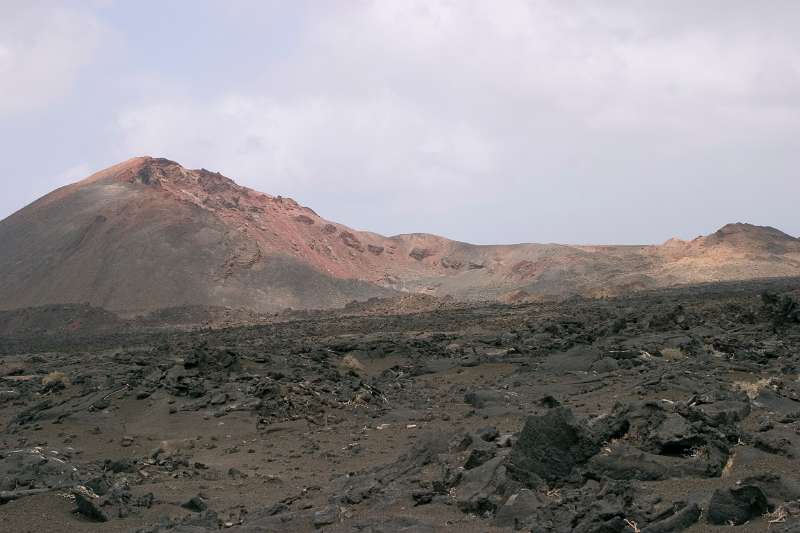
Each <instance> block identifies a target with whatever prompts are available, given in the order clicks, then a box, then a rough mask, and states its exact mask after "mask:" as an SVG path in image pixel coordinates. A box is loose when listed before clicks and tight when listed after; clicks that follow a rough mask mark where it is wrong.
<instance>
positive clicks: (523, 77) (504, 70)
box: [0, 0, 800, 243]
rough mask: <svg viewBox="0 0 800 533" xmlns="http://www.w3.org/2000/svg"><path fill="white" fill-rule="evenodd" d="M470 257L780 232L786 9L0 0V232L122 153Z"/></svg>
mask: <svg viewBox="0 0 800 533" xmlns="http://www.w3.org/2000/svg"><path fill="white" fill-rule="evenodd" d="M144 154H147V155H153V156H162V157H167V158H169V159H174V160H176V161H178V162H179V163H181V164H183V165H184V166H187V167H190V168H199V167H205V168H208V169H211V170H218V171H220V172H222V173H223V174H225V175H227V176H229V177H231V178H234V179H235V180H237V181H238V182H239V183H241V184H243V185H247V186H249V187H252V188H254V189H258V190H261V191H263V192H266V193H269V194H274V195H277V194H281V195H284V196H291V197H293V198H295V199H297V200H298V201H299V202H300V203H302V204H304V205H308V206H309V207H312V208H313V209H315V210H316V211H317V212H318V213H319V214H320V215H322V216H324V217H326V218H329V219H332V220H334V221H338V222H341V223H345V224H347V225H350V226H353V227H355V228H358V229H368V230H372V231H377V232H379V233H383V234H387V235H392V234H397V233H407V232H416V231H424V232H432V233H437V234H441V235H445V236H447V237H451V238H455V239H459V240H465V241H470V242H477V243H491V242H566V243H656V242H661V241H664V240H666V239H667V238H669V237H671V236H678V237H681V238H693V237H695V236H697V235H698V234H701V233H708V232H711V231H713V230H715V229H717V228H718V227H719V226H721V225H723V224H725V223H727V222H735V221H747V222H752V223H755V224H763V225H772V226H775V227H778V228H779V229H782V230H784V231H786V232H788V233H790V234H792V235H795V236H797V235H798V234H800V2H798V1H795V0H787V1H785V2H782V1H778V0H772V1H769V2H756V1H750V0H748V1H741V2H739V1H735V0H719V1H711V0H707V1H702V0H688V1H678V0H664V1H661V2H659V1H656V0H653V1H647V2H641V1H630V2H626V1H622V0H614V1H608V2H602V1H596V2H593V1H589V0H581V1H569V0H554V1H552V2H538V1H530V2H529V1H524V0H483V1H470V0H452V1H435V0H420V1H413V0H384V1H375V2H368V1H355V0H353V1H344V0H342V1H328V2H319V1H309V2H302V1H296V0H285V1H281V2H268V1H264V0H257V1H252V2H251V1H244V0H231V1H213V2H212V1H208V2H204V1H200V0H186V1H177V0H171V1H162V0H158V1H141V0H139V1H136V2H130V1H121V0H120V1H114V0H96V1H92V0H86V1H83V2H78V1H68V0H59V1H53V2H45V1H36V0H20V1H16V0H0V218H4V217H6V216H8V215H9V214H11V213H12V212H14V211H16V210H17V209H19V208H21V207H23V206H24V205H26V204H27V203H29V202H31V201H33V200H34V199H36V198H37V197H39V196H41V195H43V194H45V193H47V192H49V191H50V190H52V189H53V188H55V187H58V186H60V185H64V184H66V183H69V182H72V181H76V180H78V179H81V178H83V177H85V176H86V175H88V174H90V173H91V172H93V171H95V170H99V169H101V168H104V167H106V166H109V165H111V164H114V163H116V162H118V161H120V160H124V159H127V158H130V157H133V156H136V155H144Z"/></svg>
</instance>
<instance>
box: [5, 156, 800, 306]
mask: <svg viewBox="0 0 800 533" xmlns="http://www.w3.org/2000/svg"><path fill="white" fill-rule="evenodd" d="M795 275H800V241H798V239H795V238H793V237H791V236H789V235H786V234H783V233H781V232H780V231H778V230H775V229H773V228H762V227H758V226H750V225H746V224H730V225H728V226H725V227H723V228H722V229H720V230H719V231H717V232H716V233H714V234H712V235H709V236H706V237H700V238H698V239H695V240H693V241H678V240H670V241H668V242H667V243H665V244H663V245H660V246H564V245H556V244H547V245H542V244H518V245H497V246H476V245H470V244H466V243H461V242H456V241H451V240H448V239H445V238H442V237H437V236H434V235H428V234H409V235H399V236H394V237H384V236H381V235H377V234H374V233H369V232H362V231H356V230H353V229H350V228H347V227H345V226H342V225H340V224H336V223H333V222H330V221H328V220H325V219H323V218H321V217H319V216H318V215H317V214H316V213H315V212H314V211H312V210H311V209H309V208H306V207H303V206H300V205H299V204H298V203H297V202H295V201H294V200H291V199H288V198H281V197H272V196H269V195H266V194H262V193H259V192H256V191H253V190H250V189H247V188H245V187H241V186H239V185H237V184H236V183H234V182H233V181H232V180H230V179H228V178H226V177H224V176H222V175H220V174H218V173H213V172H209V171H207V170H203V169H201V170H187V169H184V168H183V167H181V166H180V165H178V164H177V163H175V162H172V161H169V160H166V159H155V158H150V157H140V158H135V159H131V160H129V161H126V162H124V163H120V164H118V165H115V166H113V167H110V168H108V169H106V170H103V171H101V172H98V173H97V174H94V175H92V176H90V177H89V178H87V179H85V180H83V181H81V182H78V183H75V184H72V185H69V186H66V187H63V188H61V189H58V190H56V191H53V192H52V193H50V194H48V195H47V196H45V197H43V198H41V199H39V200H37V201H36V202H34V203H33V204H31V205H29V206H27V207H26V208H24V209H22V210H20V211H19V212H17V213H15V214H13V215H11V216H10V217H8V218H7V219H5V220H3V221H0V308H2V309H11V308H17V307H24V306H33V305H43V304H49V303H83V302H88V303H91V304H92V305H96V306H101V307H105V308H108V309H112V310H116V311H129V312H134V311H148V310H153V309H158V308H164V307H171V306H176V305H223V306H231V307H247V308H252V309H255V310H258V311H274V310H279V309H282V308H285V307H294V308H325V307H334V306H341V305H343V304H345V303H347V302H348V301H350V300H353V299H367V298H370V297H373V296H390V295H392V294H396V293H397V291H404V292H423V293H429V294H436V295H445V294H450V295H452V296H454V297H456V298H461V299H486V298H506V297H510V296H512V295H520V294H521V295H528V294H530V295H536V294H554V295H567V294H576V293H577V294H589V295H604V294H613V293H617V292H621V291H626V290H632V289H642V288H648V287H661V286H668V285H673V284H678V283H694V282H703V281H715V280H733V279H747V278H752V277H773V276H795Z"/></svg>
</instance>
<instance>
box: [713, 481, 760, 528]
mask: <svg viewBox="0 0 800 533" xmlns="http://www.w3.org/2000/svg"><path fill="white" fill-rule="evenodd" d="M768 507H769V506H768V504H767V497H766V496H765V495H764V492H763V491H762V490H761V489H760V488H758V487H756V486H754V485H742V486H740V487H736V488H733V489H718V490H716V491H714V494H713V495H712V496H711V501H710V502H709V504H708V511H707V513H708V522H709V523H711V524H717V525H723V524H733V525H739V524H744V523H745V522H747V521H748V520H751V519H753V518H757V517H760V516H761V515H763V514H764V513H766V512H767V510H768Z"/></svg>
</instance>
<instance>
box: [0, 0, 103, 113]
mask: <svg viewBox="0 0 800 533" xmlns="http://www.w3.org/2000/svg"><path fill="white" fill-rule="evenodd" d="M105 31H106V30H105V29H104V26H103V25H102V23H101V22H100V21H99V20H98V19H97V18H96V17H95V16H94V15H93V14H92V13H90V12H89V11H86V10H82V9H79V8H73V7H68V6H67V4H63V3H50V4H48V3H43V2H21V1H20V2H17V1H13V0H12V1H11V2H5V3H4V4H3V13H2V17H0V116H3V115H6V116H8V115H16V114H22V113H24V112H28V111H35V110H38V109H41V108H42V107H44V106H46V105H48V104H49V103H51V102H53V101H55V100H56V99H58V98H60V97H63V96H64V95H65V94H66V93H67V92H68V91H69V90H70V89H71V88H72V86H73V84H74V83H75V81H76V79H77V77H78V75H79V73H80V71H81V69H82V68H83V67H85V66H86V65H88V64H89V63H90V62H91V61H92V58H93V57H94V55H95V53H96V51H97V49H98V46H99V44H100V41H101V39H102V36H103V34H104V32H105Z"/></svg>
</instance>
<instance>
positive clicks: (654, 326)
mask: <svg viewBox="0 0 800 533" xmlns="http://www.w3.org/2000/svg"><path fill="white" fill-rule="evenodd" d="M798 294H800V281H797V280H792V279H786V280H777V281H771V282H748V283H728V284H717V285H714V284H712V285H702V286H697V287H690V288H683V289H671V290H660V291H655V292H652V291H651V292H643V293H640V294H637V295H631V296H625V297H618V298H612V299H597V300H592V299H583V298H572V299H569V300H566V301H562V302H551V303H524V304H517V305H505V304H456V303H452V302H451V303H448V302H437V301H436V300H434V299H427V300H426V299H421V300H417V301H414V302H412V301H409V300H408V299H407V298H406V299H405V300H402V301H391V300H385V301H374V302H372V303H370V304H364V305H360V306H351V308H350V309H348V310H341V311H327V312H313V313H293V314H292V313H290V314H287V315H283V316H270V317H267V318H266V319H265V318H264V317H255V318H253V317H250V318H251V319H252V320H255V321H257V320H265V321H264V322H262V323H259V324H255V323H253V325H246V326H238V327H214V328H208V327H202V328H200V329H188V330H187V328H186V326H185V324H184V325H181V326H180V328H177V329H176V328H175V327H165V326H163V325H162V326H161V327H158V328H154V327H152V326H151V324H149V323H147V321H146V320H144V321H140V322H135V323H134V322H130V323H127V325H126V326H124V327H108V323H109V321H110V322H111V323H114V321H115V320H122V319H119V318H118V317H117V318H114V317H113V315H111V316H110V315H107V314H104V313H103V312H102V311H100V310H97V309H92V308H85V307H81V306H77V307H69V306H67V307H61V308H59V307H52V308H50V309H49V310H48V311H47V316H49V317H50V318H49V322H48V323H47V327H43V328H40V329H35V328H34V329H33V330H31V329H30V324H32V323H35V322H36V321H41V320H43V319H42V318H41V317H42V316H44V315H43V314H42V309H38V310H28V311H26V312H22V311H15V312H10V313H6V314H3V315H2V316H0V325H2V324H11V323H12V322H10V321H11V320H12V319H13V320H15V321H16V322H13V324H16V325H15V326H14V327H10V328H8V329H6V330H4V332H3V335H4V336H3V337H2V338H0V352H2V355H0V361H1V364H0V376H1V377H0V402H1V403H0V424H2V427H3V428H4V430H3V431H2V432H1V433H0V472H1V473H0V483H2V486H0V523H1V524H2V526H0V529H2V530H3V531H15V532H28V531H30V532H34V531H63V532H78V531H81V532H83V531H86V532H91V531H96V532H100V531H103V532H106V531H148V532H156V531H158V532H161V531H175V532H187V533H188V532H206V531H216V530H218V529H221V528H222V529H229V530H231V531H248V532H256V531H258V532H263V531H331V532H334V531H335V532H379V531H380V532H395V531H406V532H435V531H461V532H473V531H474V532H484V531H513V530H523V531H537V532H539V531H563V532H566V531H581V532H598V533H600V532H623V531H647V532H654V531H660V532H664V531H681V530H686V531H709V530H711V531H727V530H731V531H734V530H735V531H765V530H767V528H768V527H769V530H770V531H798V530H800V529H798V528H800V521H799V520H800V518H798V513H800V503H798V502H800V475H798V472H800V468H798V466H800V462H799V461H800V437H798V429H799V428H800V426H798V416H800V385H799V384H798V375H799V374H798V372H800V360H799V359H798V357H799V356H800V307H798V304H797V301H798ZM195 312H196V311H195ZM189 314H190V315H191V314H192V313H189ZM172 315H173V316H178V315H179V313H177V311H173V312H172ZM76 316H80V317H83V321H82V322H80V324H81V327H76V326H74V324H75V323H76ZM215 316H216V315H215ZM31 317H38V318H36V320H31ZM91 317H94V318H91ZM184 318H185V317H184ZM178 322H180V321H178ZM24 324H28V325H27V326H25V327H22V325H24ZM70 325H72V326H71V327H70ZM26 331H27V333H26ZM734 524H736V525H734Z"/></svg>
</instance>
